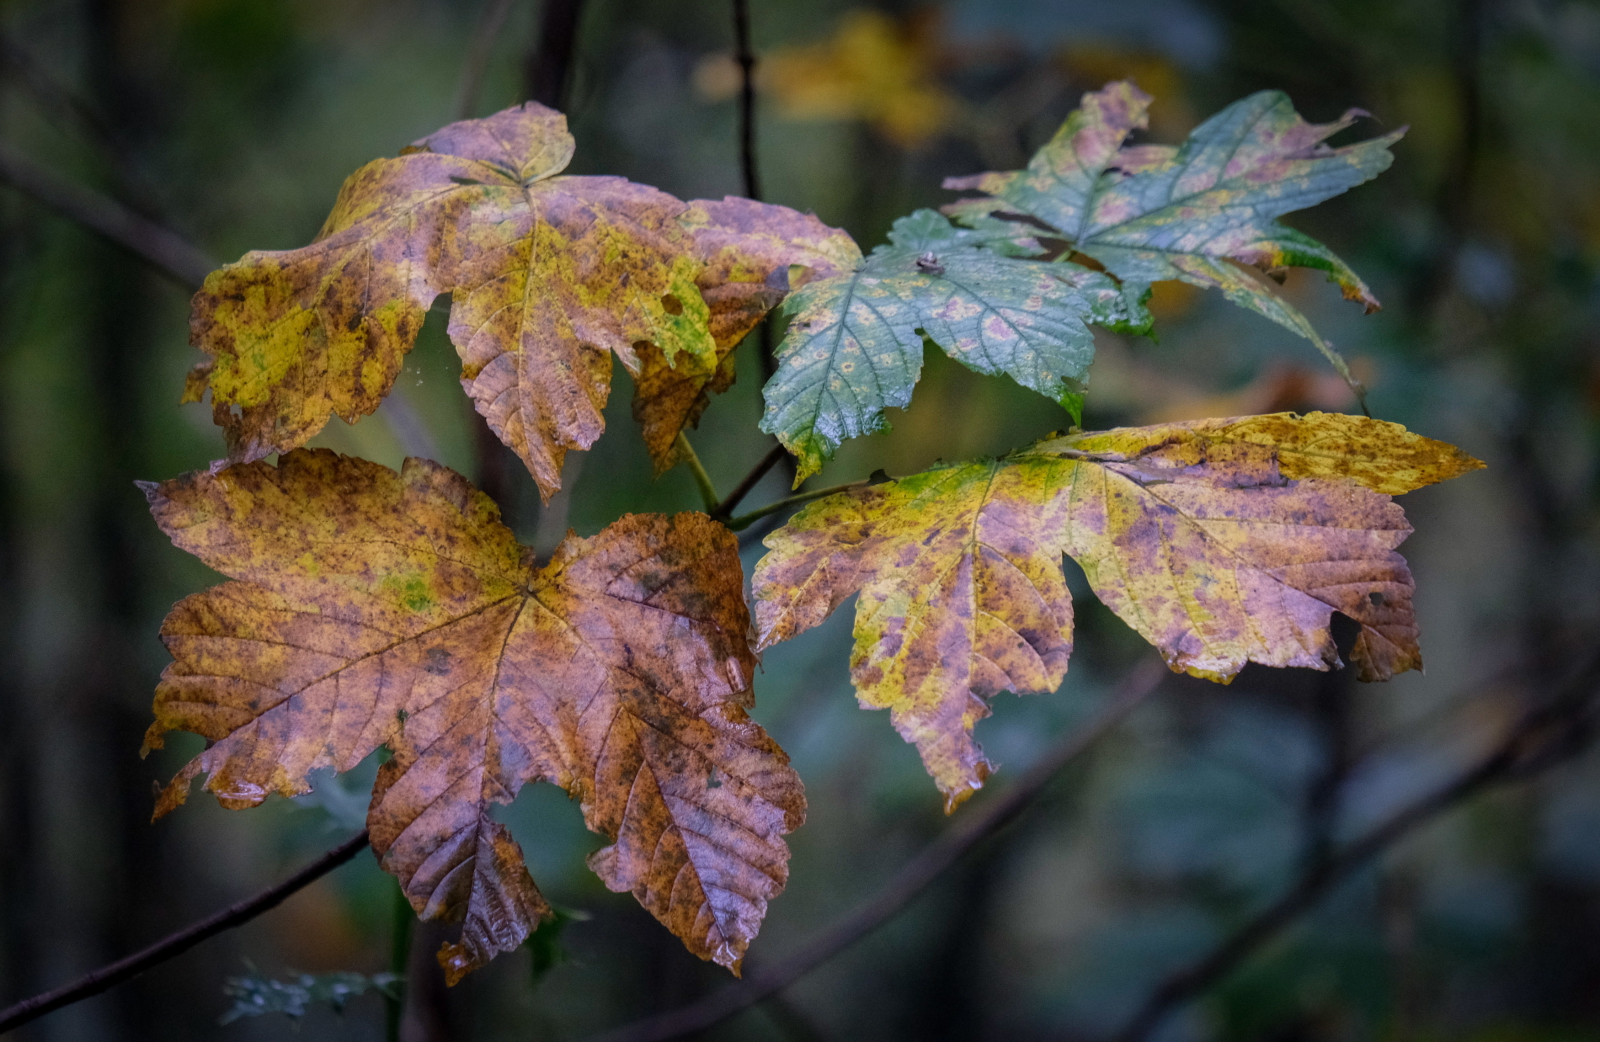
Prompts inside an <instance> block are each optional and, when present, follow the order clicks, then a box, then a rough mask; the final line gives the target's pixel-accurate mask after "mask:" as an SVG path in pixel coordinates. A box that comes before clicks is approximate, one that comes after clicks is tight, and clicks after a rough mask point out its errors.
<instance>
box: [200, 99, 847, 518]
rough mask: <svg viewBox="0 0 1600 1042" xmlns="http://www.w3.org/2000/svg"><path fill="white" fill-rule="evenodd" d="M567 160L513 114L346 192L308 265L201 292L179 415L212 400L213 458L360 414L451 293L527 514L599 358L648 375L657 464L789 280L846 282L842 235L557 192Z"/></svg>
mask: <svg viewBox="0 0 1600 1042" xmlns="http://www.w3.org/2000/svg"><path fill="white" fill-rule="evenodd" d="M573 148H574V144H573V139H572V137H571V135H570V134H568V133H567V127H566V117H564V116H562V115H561V114H560V113H557V112H554V111H552V110H550V109H547V108H545V107H544V106H542V105H538V104H535V103H532V102H529V103H527V104H524V105H520V106H518V107H516V108H512V109H507V110H505V111H504V112H500V113H497V114H496V115H494V116H491V117H489V118H487V119H479V120H465V121H463V122H459V123H452V124H450V125H449V126H447V127H444V128H443V129H441V130H439V131H438V132H436V133H434V134H432V135H429V136H428V137H426V138H424V139H423V140H421V141H419V142H417V143H416V144H413V145H411V146H410V147H409V148H407V149H406V150H405V151H404V152H403V153H402V154H401V155H400V156H398V157H395V158H390V159H377V160H374V161H372V162H371V163H368V164H367V165H366V166H364V167H362V168H361V169H360V170H357V171H356V172H355V173H354V174H352V175H351V176H350V178H349V179H348V180H346V181H345V184H344V186H343V187H342V188H341V189H340V192H339V198H338V201H337V202H336V203H335V205H334V208H333V212H332V213H330V214H329V216H328V219H327V222H326V223H325V224H324V225H323V228H322V231H321V233H320V234H319V235H318V237H317V241H316V242H314V243H313V244H312V245H310V246H307V247H304V248H302V249H297V250H287V251H258V252H253V253H249V254H246V255H245V256H244V257H243V258H242V259H241V260H240V261H239V262H237V263H235V264H230V265H228V266H226V267H224V268H222V269H221V270H219V271H216V272H213V273H212V274H211V276H210V277H209V278H207V279H206V282H205V285H204V287H203V288H202V289H201V291H200V292H199V293H198V294H196V296H195V299H194V307H193V315H192V319H191V338H192V340H193V342H194V344H195V346H197V347H199V348H200V349H202V350H204V351H205V352H207V353H208V354H210V355H211V356H212V357H211V358H210V359H209V360H208V361H206V362H204V363H202V364H201V365H200V366H199V367H197V368H196V370H195V372H194V373H193V374H192V375H191V378H190V380H189V383H188V385H187V387H186V390H185V396H184V397H185V400H192V401H198V400H199V399H200V397H201V396H202V395H203V394H204V392H205V391H206V390H207V389H209V390H210V392H211V396H212V407H213V413H214V415H215V417H216V420H217V422H218V423H219V424H220V425H222V426H223V428H224V429H225V431H226V433H227V437H228V447H229V458H230V459H232V460H235V461H251V460H256V459H261V458H264V457H266V456H268V455H270V454H272V453H274V452H282V451H286V450H288V449H292V448H295V447H297V446H300V445H303V444H305V442H306V440H307V439H309V438H310V437H311V436H312V435H314V434H316V432H317V431H319V430H321V429H322V427H323V426H324V425H325V424H326V423H327V422H328V419H329V418H330V417H331V416H334V415H338V416H340V417H342V418H343V419H345V420H347V421H349V422H355V421H356V420H358V419H360V418H361V417H362V416H364V415H367V414H369V413H371V412H372V411H373V410H375V409H376V408H377V407H378V403H379V402H380V401H381V400H382V399H383V397H384V395H386V394H387V393H388V392H389V389H390V387H391V386H392V385H393V383H394V380H395V377H396V375H397V374H398V373H399V371H400V368H401V366H402V364H403V358H404V355H405V353H406V352H407V351H409V350H410V349H411V346H412V344H413V343H414V342H415V340H416V336H417V333H418V331H419V330H420V328H421V326H422V321H423V317H424V316H425V314H426V313H427V310H428V308H429V307H430V306H431V305H432V303H433V301H434V299H435V298H436V297H437V296H439V295H440V294H442V293H450V294H452V297H453V303H452V308H451V312H450V323H449V333H450V338H451V340H452V341H453V343H454V344H455V346H456V350H457V352H458V354H459V355H460V356H461V360H462V384H463V386H464V387H465V389H466V391H467V393H468V394H469V395H470V396H471V397H472V399H473V402H474V405H475V406H476V407H477V409H478V411H479V412H480V413H481V414H482V415H483V416H484V417H485V419H486V420H487V422H488V423H489V425H490V427H491V428H493V430H494V432H495V433H496V434H497V435H498V436H499V437H500V439H501V440H502V441H504V442H505V443H506V444H507V445H508V446H510V447H511V448H512V449H513V450H515V451H516V452H517V454H518V455H519V456H520V457H521V458H522V460H523V461H524V462H525V463H526V464H527V466H528V468H529V470H530V471H531V472H532V474H533V476H534V478H535V480H536V481H537V482H538V485H539V489H540V491H541V493H542V494H543V495H545V496H546V497H548V496H549V495H551V494H552V493H553V492H554V491H555V490H556V489H557V488H559V487H560V483H561V481H560V479H561V464H562V460H563V458H564V457H565V454H566V453H567V451H569V450H571V449H583V448H588V447H589V446H591V445H592V444H594V442H595V440H596V439H597V438H599V437H600V434H601V432H602V431H603V430H604V427H605V421H604V417H603V415H602V410H603V408H604V406H605V403H606V399H607V397H608V395H609V394H610V388H611V356H612V355H613V354H615V355H616V356H617V357H618V358H619V359H621V361H622V363H623V365H624V366H626V367H627V368H628V369H629V371H630V372H633V373H635V374H636V375H642V376H643V377H645V379H643V380H642V381H641V384H640V389H639V402H640V406H639V408H640V411H641V415H642V418H644V419H645V423H646V439H647V442H648V444H649V445H650V447H651V451H652V454H653V455H654V456H655V458H656V461H657V464H658V465H661V464H663V463H664V462H667V461H669V460H670V454H671V447H672V442H673V441H674V439H675V438H676V436H677V433H678V430H680V429H681V428H682V425H683V424H684V423H687V422H692V420H693V419H694V418H695V417H696V416H697V415H698V410H699V409H701V408H703V407H704V394H706V393H709V392H710V391H715V390H718V389H721V388H723V387H725V386H726V385H727V383H728V382H729V380H730V379H731V370H730V368H729V363H728V362H727V361H726V356H727V354H728V352H729V351H730V350H731V349H732V347H733V345H734V344H735V343H737V340H738V338H739V337H742V336H743V335H744V333H746V332H748V331H749V329H750V328H751V327H752V326H753V325H754V323H755V321H759V318H760V314H765V308H770V307H771V305H772V304H773V303H775V302H776V301H777V300H778V299H781V298H782V296H783V294H784V293H785V292H787V290H788V273H789V271H790V269H791V267H793V266H799V268H801V269H806V270H808V269H811V268H815V269H817V270H819V271H822V272H823V273H831V272H832V271H833V270H834V266H835V265H836V264H839V263H840V262H841V258H842V262H843V263H844V264H845V266H848V265H849V263H850V262H851V257H852V255H853V253H854V249H855V247H854V244H853V243H851V242H850V240H849V238H848V236H845V235H844V233H842V232H838V231H835V230H834V229H830V228H828V227H826V226H825V225H823V224H822V223H821V222H820V221H818V220H817V219H816V218H814V217H808V216H806V215H802V214H798V213H796V212H795V211H793V210H789V209H787V208H786V207H781V206H772V205H767V204H760V203H746V204H744V205H738V204H737V203H735V202H733V201H724V202H722V203H716V202H704V203H694V204H691V203H684V202H682V201H680V200H678V199H676V198H674V197H672V196H670V195H668V194H667V193H665V192H661V191H658V190H657V189H654V188H650V187H648V186H646V185H641V184H636V183H634V182H632V181H628V180H627V179H625V178H620V177H579V176H564V175H562V174H561V171H562V170H563V169H564V168H565V167H566V165H567V163H568V162H569V161H570V160H571V158H572V154H573ZM775 233H781V234H775ZM746 247H747V248H746ZM752 284H754V285H759V286H761V287H762V288H763V290H765V291H766V292H765V293H762V294H751V293H749V292H746V289H747V287H748V286H749V285H752ZM730 285H731V286H732V289H729V286H730ZM757 304H760V305H763V309H762V311H761V313H760V314H757V315H756V316H755V319H754V320H751V318H750V312H751V310H752V308H753V307H754V306H755V305H757ZM729 311H731V312H732V314H731V316H730V315H728V314H724V313H723V312H729ZM666 369H670V370H672V371H674V372H677V373H679V374H681V375H680V376H679V377H678V379H677V380H675V381H673V380H666V379H665V378H662V377H661V376H660V373H661V371H662V370H666ZM657 398H660V399H662V401H660V402H658V401H657Z"/></svg>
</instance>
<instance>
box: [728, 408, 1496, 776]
mask: <svg viewBox="0 0 1600 1042" xmlns="http://www.w3.org/2000/svg"><path fill="white" fill-rule="evenodd" d="M1479 466H1482V464H1480V463H1479V462H1478V461H1477V460H1474V459H1472V458H1471V457H1470V456H1467V455H1466V454H1464V453H1462V452H1460V451H1459V450H1457V449H1455V448H1454V447H1452V446H1449V445H1445V444H1443V443H1441V442H1437V441H1432V440H1430V439H1427V438H1423V437H1421V436H1419V435H1415V434H1412V433H1410V432H1408V431H1406V429H1405V428H1403V427H1401V426H1399V425H1397V424H1392V423H1384V422H1381V421H1377V420H1370V419H1365V418H1361V417H1352V416H1341V415H1330V414H1323V413H1312V414H1310V415H1307V416H1304V417H1301V416H1295V415H1294V414H1290V413H1281V414H1275V415H1270V416H1256V417H1245V418H1239V419H1230V420H1205V421H1198V422H1193V423H1178V424H1164V425H1159V426H1154V427H1140V428H1125V429H1118V430H1113V431H1107V432H1103V433H1096V434H1075V435H1070V436H1066V437H1060V438H1055V439H1051V440H1048V441H1044V442H1040V443H1039V444H1037V445H1034V446H1032V447H1031V448H1028V449H1025V450H1022V451H1020V452H1018V453H1015V454H1013V455H1011V456H1008V457H1006V458H1004V459H999V460H985V461H980V462H975V463H964V464H958V465H954V466H945V467H938V468H935V469H933V470H929V471H926V472H924V473H922V474H917V475H914V476H912V477H908V478H903V479H900V480H898V481H893V482H889V483H886V484H880V485H874V486H869V487H865V488H858V489H853V490H851V491H848V492H844V493H840V494H837V495H834V496H831V497H828V498H826V499H823V500H819V501H818V502H816V503H813V504H811V505H809V506H807V507H806V508H805V509H803V510H802V511H801V512H800V513H799V514H797V515H796V516H795V517H794V518H793V519H792V520H791V521H790V522H789V523H788V524H787V525H785V526H784V527H783V528H780V529H778V530H777V531H776V532H774V533H773V534H772V535H770V536H768V537H767V539H766V545H767V547H768V548H769V551H770V552H769V553H768V554H767V555H766V557H764V558H763V559H762V561H761V563H760V564H759V565H758V567H757V569H756V573H755V579H754V589H755V598H756V618H757V624H758V629H759V635H760V642H759V643H760V646H761V647H763V648H765V647H768V646H771V645H773V644H775V643H778V642H779V641H783V640H787V639H788V638H790V637H792V636H794V635H795V634H797V633H800V632H803V631H804V630H807V629H810V628H811V627H813V626H816V625H817V624H819V623H820V622H822V620H823V619H825V618H826V617H827V616H828V615H829V614H830V613H832V612H833V610H834V609H836V608H838V607H839V606H840V605H841V604H843V603H844V602H845V601H846V600H847V599H848V598H850V597H851V596H854V595H858V594H859V599H858V601H857V604H856V615H855V647H854V651H853V654H852V659H851V675H852V679H853V680H854V682H855V686H856V693H857V696H858V698H859V700H860V701H861V703H862V705H863V706H865V707H868V708H878V709H888V710H889V711H890V718H891V720H892V722H893V723H894V726H895V727H896V729H897V730H898V731H899V732H900V734H901V735H902V736H903V737H904V738H905V739H906V740H907V741H909V742H912V743H914V744H915V745H916V746H917V749H918V751H919V752H920V753H921V755H922V759H923V763H924V765H925V766H926V767H927V770H928V773H929V774H930V775H931V776H932V777H933V779H934V781H935V783H936V784H937V785H938V786H939V788H940V790H941V791H942V792H943V793H944V794H945V797H946V800H947V806H949V807H952V808H953V807H954V806H955V805H956V804H957V803H959V802H960V801H961V800H962V799H964V798H965V797H966V796H968V795H970V794H971V792H973V791H974V790H975V789H977V788H978V787H979V786H981V785H982V783H983V780H984V778H985V777H986V776H987V775H988V773H989V771H990V764H989V763H988V761H987V760H986V759H985V758H984V756H983V753H982V750H981V749H980V748H979V747H978V745H977V743H976V742H975V741H974V740H973V736H972V731H973V727H974V725H975V724H976V723H977V721H978V720H980V719H982V718H983V717H985V716H987V715H988V714H989V704H988V700H989V698H990V697H992V696H993V695H995V694H997V693H999V692H1001V691H1006V690H1010V691H1016V692H1018V693H1019V694H1021V693H1035V692H1048V691H1053V690H1054V689H1055V688H1056V687H1058V686H1059V685H1060V683H1061V681H1062V679H1063V677H1064V676H1065V674H1066V668H1067V660H1068V657H1069V655H1070V653H1071V650H1072V604H1071V599H1070V597H1069V595H1068V592H1067V587H1066V583H1065V581H1064V578H1063V574H1062V570H1061V557H1062V555H1063V554H1066V555H1069V556H1071V557H1072V558H1073V559H1074V560H1076V561H1077V562H1078V563H1079V564H1080V565H1081V566H1082V568H1083V570H1084V573H1085V575H1086V576H1087V577H1088V580H1089V584H1090V586H1091V587H1092V588H1093V589H1094V591H1095V593H1096V595H1098V596H1099V597H1100V599H1101V600H1102V601H1103V602H1104V603H1105V604H1106V605H1107V606H1108V607H1110V608H1111V609H1112V610H1113V611H1115V612H1116V613H1117V614H1118V615H1119V616H1120V617H1121V618H1122V619H1123V621H1125V622H1126V623H1127V624H1128V625H1129V626H1131V627H1133V629H1135V630H1136V631H1138V632H1139V634H1140V635H1142V636H1143V637H1144V638H1145V639H1147V640H1149V641H1150V642H1151V643H1152V644H1154V645H1155V646H1156V647H1157V648H1158V649H1159V650H1160V652H1161V654H1162V655H1163V656H1164V657H1165V658H1166V660H1167V662H1168V664H1169V665H1170V666H1171V667H1172V668H1173V669H1174V670H1176V671H1180V672H1188V673H1191V674H1193V675H1196V676H1202V677H1207V678H1210V679H1214V680H1223V681H1226V680H1227V679H1228V678H1230V677H1232V676H1233V675H1234V674H1236V673H1237V672H1238V671H1239V670H1240V669H1242V668H1243V667H1244V665H1245V664H1246V663H1247V662H1258V663H1261V664H1264V665H1270V666H1309V667H1312V668H1314V669H1328V668H1330V667H1332V666H1335V665H1337V664H1338V653H1337V651H1336V649H1335V647H1334V644H1333V641H1332V638H1331V637H1330V635H1329V630H1328V623H1329V618H1330V616H1331V614H1332V613H1333V612H1334V611H1339V612H1342V613H1344V614H1345V615H1348V616H1350V617H1351V618H1352V619H1354V620H1355V621H1356V622H1358V623H1359V624H1360V627H1361V631H1360V635H1359V637H1358V638H1357V641H1356V644H1355V647H1354V651H1353V653H1352V654H1353V658H1354V659H1355V663H1356V666H1357V668H1358V670H1359V674H1360V676H1361V678H1362V679H1365V680H1382V679H1388V678H1389V677H1391V676H1393V675H1394V674H1396V673H1399V672H1402V671H1404V670H1408V669H1415V668H1419V667H1420V666H1421V652H1420V650H1419V648H1418V645H1417V625H1416V620H1415V617H1414V615H1413V612H1412V607H1411V595H1412V590H1413V582H1412V578H1411V573H1410V571H1409V569H1407V567H1406V564H1405V561H1404V560H1403V559H1402V558H1401V557H1400V555H1399V554H1398V553H1396V552H1395V549H1396V547H1398V546H1399V545H1400V543H1401V542H1402V541H1403V540H1404V539H1405V537H1406V536H1407V535H1408V534H1409V533H1410V531H1411V528H1410V526H1409V525H1408V524H1407V523H1406V520H1405V517H1404V514H1403V513H1402V511H1401V509H1400V507H1399V506H1398V505H1396V504H1394V503H1393V502H1391V500H1390V498H1389V497H1390V495H1391V494H1398V493H1401V492H1406V491H1409V490H1411V489H1414V488H1417V487H1420V486H1422V485H1426V484H1429V483H1432V482H1436V481H1442V480H1444V479H1446V478H1450V477H1454V476H1456V475H1458V474H1461V473H1464V472H1466V471H1468V470H1471V469H1474V468H1476V467H1479Z"/></svg>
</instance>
